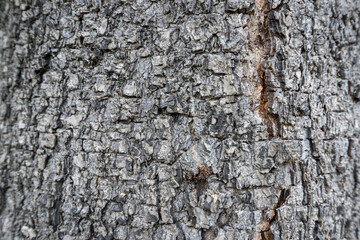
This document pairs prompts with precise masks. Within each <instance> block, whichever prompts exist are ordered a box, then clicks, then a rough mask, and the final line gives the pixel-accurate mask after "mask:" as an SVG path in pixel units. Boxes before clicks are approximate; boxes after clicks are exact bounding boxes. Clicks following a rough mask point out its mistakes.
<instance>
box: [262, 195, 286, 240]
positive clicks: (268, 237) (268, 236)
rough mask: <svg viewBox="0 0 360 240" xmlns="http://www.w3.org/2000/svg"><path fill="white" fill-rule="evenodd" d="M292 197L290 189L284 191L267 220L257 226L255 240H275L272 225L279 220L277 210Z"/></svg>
mask: <svg viewBox="0 0 360 240" xmlns="http://www.w3.org/2000/svg"><path fill="white" fill-rule="evenodd" d="M289 195H290V189H282V190H281V192H280V195H279V199H278V201H277V203H276V204H275V205H274V206H273V208H272V209H271V210H270V211H269V213H268V215H269V216H268V217H267V219H266V220H264V221H262V222H261V223H260V224H258V225H257V226H256V232H257V233H256V236H255V240H273V239H274V234H273V233H272V232H271V229H270V227H271V225H272V224H273V223H274V222H275V221H276V220H277V209H278V208H280V207H281V206H282V205H283V204H284V203H285V201H286V199H287V198H288V196H289Z"/></svg>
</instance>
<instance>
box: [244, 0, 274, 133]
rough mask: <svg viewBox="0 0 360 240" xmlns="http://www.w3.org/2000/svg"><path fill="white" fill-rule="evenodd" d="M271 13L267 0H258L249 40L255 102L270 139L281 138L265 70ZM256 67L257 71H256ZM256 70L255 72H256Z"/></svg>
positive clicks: (269, 48)
mask: <svg viewBox="0 0 360 240" xmlns="http://www.w3.org/2000/svg"><path fill="white" fill-rule="evenodd" d="M269 11H270V3H269V2H268V1H267V0H256V2H255V7H254V13H253V15H252V17H251V19H250V21H249V40H250V48H251V49H250V51H252V53H253V55H254V59H253V62H252V63H251V67H250V68H251V70H250V74H251V76H252V77H253V76H256V77H255V80H256V89H255V94H254V102H255V103H256V105H257V107H256V110H255V111H258V113H259V115H260V116H261V117H262V119H263V120H264V122H265V124H266V126H267V132H268V133H269V138H270V139H271V138H273V137H275V136H279V135H280V133H279V131H280V127H279V126H280V123H279V117H278V115H276V114H273V113H270V112H269V111H268V105H269V100H268V92H269V89H268V86H267V84H266V74H265V71H264V68H263V65H264V62H265V61H266V60H267V58H268V56H269V55H270V51H271V37H270V23H269V17H268V13H269ZM254 67H255V69H254ZM254 70H255V71H254Z"/></svg>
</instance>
